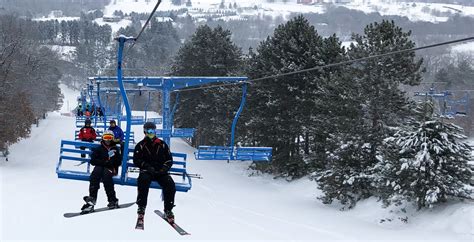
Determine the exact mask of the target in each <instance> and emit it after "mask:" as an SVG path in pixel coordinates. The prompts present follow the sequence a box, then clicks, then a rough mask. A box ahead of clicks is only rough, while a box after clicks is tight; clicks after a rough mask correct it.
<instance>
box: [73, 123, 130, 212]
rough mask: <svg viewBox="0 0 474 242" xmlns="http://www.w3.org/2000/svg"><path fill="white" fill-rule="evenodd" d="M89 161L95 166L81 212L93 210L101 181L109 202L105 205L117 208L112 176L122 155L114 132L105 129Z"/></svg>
mask: <svg viewBox="0 0 474 242" xmlns="http://www.w3.org/2000/svg"><path fill="white" fill-rule="evenodd" d="M90 163H91V165H93V166H95V167H94V170H93V171H92V173H91V175H90V183H89V196H85V197H84V201H85V202H86V204H84V206H82V208H81V210H82V213H90V212H93V211H94V205H95V203H96V201H97V192H98V191H99V188H100V182H101V181H102V183H103V184H104V189H105V193H106V194H107V201H108V202H109V203H108V204H107V207H108V208H109V209H114V208H119V204H118V199H117V197H116V196H115V190H114V181H113V179H112V177H113V176H115V175H117V174H118V167H119V166H120V165H121V164H122V155H121V153H120V150H119V149H118V147H117V146H116V144H115V143H114V133H113V132H112V131H108V130H107V131H105V132H104V134H103V135H102V141H101V142H100V146H99V147H96V148H94V149H92V154H91V161H90Z"/></svg>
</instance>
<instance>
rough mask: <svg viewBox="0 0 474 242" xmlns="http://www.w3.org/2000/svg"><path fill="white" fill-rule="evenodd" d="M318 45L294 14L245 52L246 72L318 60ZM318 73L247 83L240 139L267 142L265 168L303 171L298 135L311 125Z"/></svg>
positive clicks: (265, 72)
mask: <svg viewBox="0 0 474 242" xmlns="http://www.w3.org/2000/svg"><path fill="white" fill-rule="evenodd" d="M323 45H324V43H323V38H322V37H321V36H319V35H318V34H317V32H316V30H315V28H314V26H311V25H310V24H309V22H308V21H307V20H306V19H305V18H304V17H303V16H298V17H295V18H293V19H291V20H290V21H288V22H287V23H285V24H282V25H280V26H278V27H277V28H276V29H275V32H274V34H273V36H271V37H268V38H267V39H266V40H265V41H262V42H261V43H260V45H259V46H258V48H257V49H256V52H255V53H254V52H253V51H252V52H251V53H250V55H251V59H250V60H249V64H248V65H249V70H248V75H249V77H251V78H252V79H255V78H259V77H263V76H270V75H276V74H281V73H287V72H292V71H297V70H302V69H307V68H312V67H315V66H317V65H322V64H324V60H323V57H322V55H323V53H322V47H323ZM320 74H321V72H317V71H316V72H311V73H302V74H296V75H291V76H285V77H282V78H275V79H270V80H264V81H259V82H256V83H255V84H254V85H253V87H252V88H251V91H250V93H249V102H248V108H247V109H246V110H245V111H244V116H246V117H247V118H246V121H245V122H246V123H247V127H246V130H247V136H246V139H245V140H244V141H243V142H246V143H248V144H250V145H261V146H271V147H273V152H274V153H273V161H272V167H271V168H272V172H274V173H275V174H280V175H283V176H286V177H289V178H292V177H301V176H303V175H306V174H307V172H308V169H307V167H308V164H307V163H306V162H304V161H303V156H302V154H301V152H300V151H301V147H300V146H301V143H302V142H301V139H300V137H302V136H305V134H306V133H307V132H308V127H310V126H311V124H310V120H311V116H312V114H313V113H315V100H314V99H315V95H314V92H315V90H316V89H317V87H318V83H319V80H318V79H317V77H318V76H319V75H320ZM244 119H245V118H244ZM270 127H271V128H270ZM298 140H300V142H298Z"/></svg>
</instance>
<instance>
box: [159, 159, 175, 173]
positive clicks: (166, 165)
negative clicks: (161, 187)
mask: <svg viewBox="0 0 474 242" xmlns="http://www.w3.org/2000/svg"><path fill="white" fill-rule="evenodd" d="M172 165H173V161H172V160H167V161H166V162H165V163H163V167H162V168H161V169H160V170H159V171H158V174H160V175H162V174H167V173H168V171H169V170H170V169H171V166H172Z"/></svg>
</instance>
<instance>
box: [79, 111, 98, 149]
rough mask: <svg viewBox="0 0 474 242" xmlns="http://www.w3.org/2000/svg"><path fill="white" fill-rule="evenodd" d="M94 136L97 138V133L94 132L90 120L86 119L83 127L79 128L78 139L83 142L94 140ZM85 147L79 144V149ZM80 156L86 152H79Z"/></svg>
mask: <svg viewBox="0 0 474 242" xmlns="http://www.w3.org/2000/svg"><path fill="white" fill-rule="evenodd" d="M95 138H97V134H96V133H95V129H94V128H92V126H91V120H90V119H86V121H85V124H84V127H82V128H81V130H80V131H79V140H81V141H85V142H91V143H92V142H94V140H95ZM85 149H86V147H84V146H81V150H85ZM81 157H82V158H85V157H86V154H81Z"/></svg>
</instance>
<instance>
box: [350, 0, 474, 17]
mask: <svg viewBox="0 0 474 242" xmlns="http://www.w3.org/2000/svg"><path fill="white" fill-rule="evenodd" d="M344 6H345V7H347V8H350V9H356V10H361V11H363V12H366V13H371V12H379V13H380V14H381V15H399V16H405V17H407V18H408V19H410V20H411V21H428V22H444V21H447V20H448V16H451V15H453V14H456V13H458V14H460V15H463V16H474V7H470V6H462V5H458V4H443V3H420V2H413V1H408V0H407V1H400V2H399V1H392V0H352V3H350V4H345V5H344Z"/></svg>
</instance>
